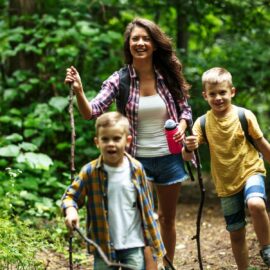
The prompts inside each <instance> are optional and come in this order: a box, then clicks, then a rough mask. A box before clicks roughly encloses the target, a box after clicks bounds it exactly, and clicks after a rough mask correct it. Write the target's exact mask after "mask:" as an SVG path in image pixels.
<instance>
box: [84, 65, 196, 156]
mask: <svg viewBox="0 0 270 270" xmlns="http://www.w3.org/2000/svg"><path fill="white" fill-rule="evenodd" d="M128 68H129V73H130V93H129V98H128V102H127V105H126V109H125V111H126V117H127V118H128V120H129V123H130V134H131V136H132V142H131V144H130V147H129V149H127V150H128V152H129V153H130V154H131V155H132V156H136V142H137V127H138V107H139V98H140V91H139V78H138V76H137V74H136V72H135V69H134V68H133V66H132V65H128ZM155 73H156V80H157V83H156V85H157V93H158V94H159V95H160V97H161V98H162V100H163V101H164V102H165V105H166V108H167V110H168V115H169V118H170V119H173V120H174V121H175V122H179V121H180V120H181V119H185V120H187V122H189V123H191V122H192V112H191V107H190V106H189V105H188V103H187V99H186V98H182V99H181V100H178V104H179V108H180V111H181V114H180V116H178V115H177V109H176V105H175V102H174V99H173V97H172V95H171V93H170V91H169V90H168V88H167V86H166V85H165V82H164V79H163V77H162V75H161V74H160V73H159V72H158V70H156V69H155ZM119 82H120V79H119V72H118V71H116V72H114V73H113V74H112V75H111V76H110V77H109V78H108V79H107V80H106V81H104V82H103V84H102V88H101V90H100V92H99V93H98V95H97V96H96V97H95V98H94V99H93V100H91V101H90V102H89V104H90V106H91V108H92V118H93V119H95V118H97V117H98V116H99V115H101V114H102V113H103V112H105V111H107V109H108V108H109V106H110V105H111V104H112V102H113V101H114V100H115V99H116V97H117V96H118V93H119Z"/></svg>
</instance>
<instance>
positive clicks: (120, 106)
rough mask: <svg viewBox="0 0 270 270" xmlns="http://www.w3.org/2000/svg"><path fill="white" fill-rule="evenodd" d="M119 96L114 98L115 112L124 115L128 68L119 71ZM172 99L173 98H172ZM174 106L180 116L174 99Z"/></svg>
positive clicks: (128, 89) (128, 88)
mask: <svg viewBox="0 0 270 270" xmlns="http://www.w3.org/2000/svg"><path fill="white" fill-rule="evenodd" d="M118 72H119V80H120V82H119V94H118V96H117V98H116V108H117V111H118V112H120V113H122V114H123V115H126V110H125V108H126V105H127V102H128V97H129V91H130V75H129V70H128V67H123V68H121V69H120V70H119V71H118ZM173 99H174V98H173ZM174 103H175V105H176V110H177V114H178V115H180V112H181V111H180V107H179V105H178V103H177V102H176V100H175V99H174Z"/></svg>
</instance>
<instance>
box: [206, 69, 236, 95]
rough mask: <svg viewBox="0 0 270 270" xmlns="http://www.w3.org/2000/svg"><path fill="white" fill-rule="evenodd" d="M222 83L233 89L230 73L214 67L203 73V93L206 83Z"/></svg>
mask: <svg viewBox="0 0 270 270" xmlns="http://www.w3.org/2000/svg"><path fill="white" fill-rule="evenodd" d="M222 82H228V83H229V85H230V87H233V82H232V75H231V73H230V72H229V71H228V70H226V69H225V68H222V67H214V68H211V69H209V70H207V71H205V72H204V73H203V75H202V87H203V91H205V85H206V84H207V83H210V84H217V83H222Z"/></svg>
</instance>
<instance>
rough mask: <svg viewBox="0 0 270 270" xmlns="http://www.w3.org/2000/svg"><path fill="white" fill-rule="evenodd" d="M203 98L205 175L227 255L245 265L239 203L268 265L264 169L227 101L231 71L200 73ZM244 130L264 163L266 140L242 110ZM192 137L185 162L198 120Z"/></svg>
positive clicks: (198, 133)
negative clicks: (222, 224) (216, 201)
mask: <svg viewBox="0 0 270 270" xmlns="http://www.w3.org/2000/svg"><path fill="white" fill-rule="evenodd" d="M202 85H203V97H204V99H205V100H206V101H207V102H208V104H209V105H210V107H211V110H210V111H208V112H207V113H206V121H205V133H206V137H207V142H208V144H209V150H210V156H211V173H212V178H213V181H214V183H215V187H216V191H217V194H218V196H219V197H220V199H221V207H222V210H223V214H224V217H225V221H226V225H227V227H226V228H227V230H228V231H229V233H230V239H231V246H232V251H233V255H234V258H235V261H236V264H237V266H238V269H240V270H246V269H247V268H248V264H249V262H248V249H247V244H246V239H245V234H246V231H245V224H246V222H245V205H246V206H247V208H248V210H249V213H250V216H251V220H252V223H253V226H254V230H255V233H256V235H257V238H258V241H259V244H260V246H261V251H260V254H261V257H262V259H263V261H264V263H265V264H266V265H267V266H270V222H269V217H268V213H267V211H266V192H265V184H264V180H265V174H266V171H265V167H264V163H263V160H262V158H261V157H260V155H259V154H258V151H257V150H256V149H255V148H254V146H253V145H252V144H251V143H250V142H249V141H248V140H247V138H246V136H245V133H244V131H243V129H242V127H241V123H240V120H239V117H238V113H237V109H238V108H237V107H236V106H234V105H233V104H232V103H231V101H232V98H233V97H234V96H235V88H234V87H233V83H232V76H231V74H230V73H229V72H228V71H227V70H225V69H224V68H219V67H215V68H212V69H210V70H208V71H206V72H204V74H203V76H202ZM244 112H245V118H246V120H247V123H248V133H249V135H250V136H251V137H252V138H253V141H254V143H255V145H256V147H257V149H258V150H259V151H260V152H261V153H262V155H263V157H264V159H266V160H267V161H268V162H269V163H270V144H269V143H268V141H267V140H266V139H265V138H264V136H263V133H262V131H261V129H260V127H259V125H258V122H257V119H256V117H255V115H254V114H253V113H252V112H251V111H249V110H244ZM193 132H194V134H195V135H194V136H188V137H187V138H186V140H185V147H184V148H183V152H182V154H183V158H184V159H185V160H190V159H191V158H192V157H193V151H194V150H195V149H196V148H197V147H198V145H199V144H202V143H205V142H206V138H205V137H204V135H203V131H202V129H201V125H200V118H198V119H197V120H196V122H195V124H194V126H193Z"/></svg>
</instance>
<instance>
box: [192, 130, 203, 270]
mask: <svg viewBox="0 0 270 270" xmlns="http://www.w3.org/2000/svg"><path fill="white" fill-rule="evenodd" d="M188 131H189V133H190V134H191V135H193V133H192V128H191V125H188ZM194 153H195V159H196V165H197V168H196V169H197V177H198V181H199V186H200V192H201V199H200V205H199V209H198V213H197V221H196V235H194V236H193V237H192V240H194V239H196V243H197V252H198V261H199V266H200V270H203V263H202V255H201V242H200V234H201V218H202V210H203V205H204V200H205V188H204V185H203V179H202V173H201V160H200V155H199V151H198V149H196V150H195V151H194Z"/></svg>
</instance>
